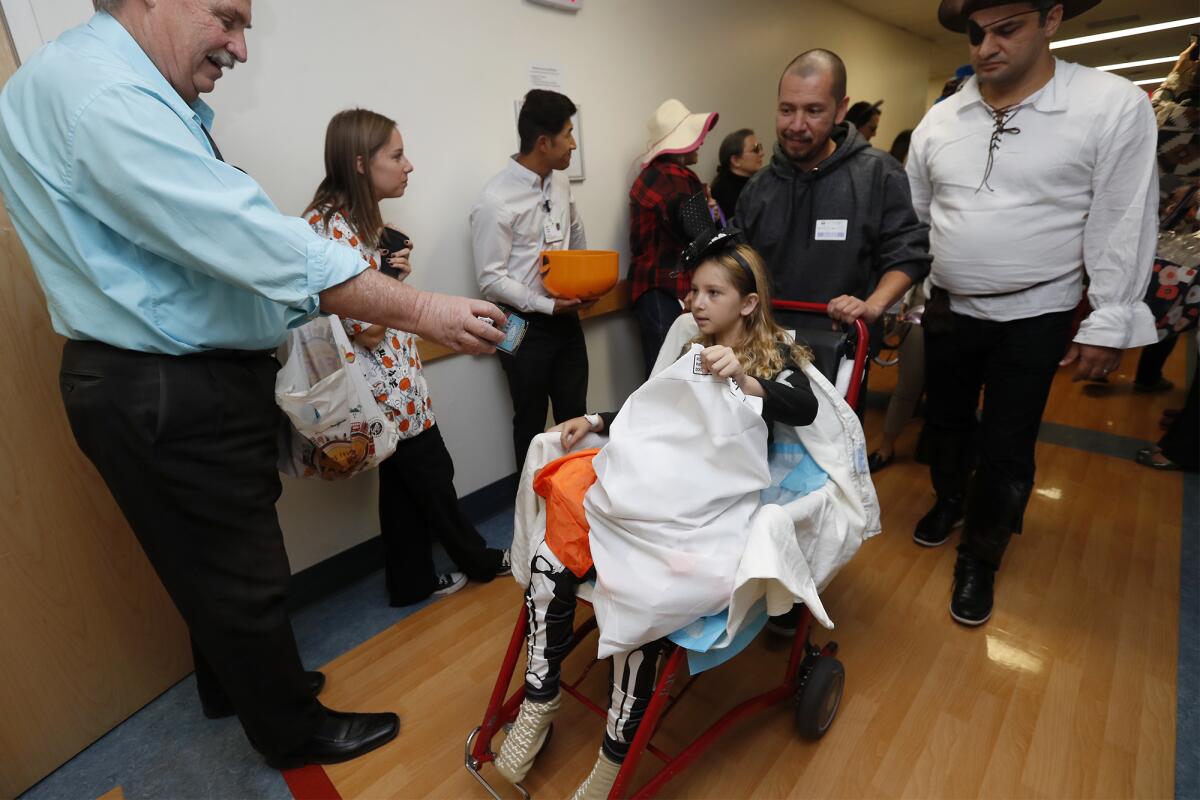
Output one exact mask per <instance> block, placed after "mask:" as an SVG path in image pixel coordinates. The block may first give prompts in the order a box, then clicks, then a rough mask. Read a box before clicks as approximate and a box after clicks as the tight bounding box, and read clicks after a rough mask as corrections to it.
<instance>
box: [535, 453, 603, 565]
mask: <svg viewBox="0 0 1200 800" xmlns="http://www.w3.org/2000/svg"><path fill="white" fill-rule="evenodd" d="M599 452H600V451H599V450H597V449H592V450H580V451H579V452H578V453H570V454H568V455H565V456H563V457H562V458H560V459H557V460H555V461H551V462H550V463H549V464H547V465H546V466H544V467H542V468H541V470H540V471H539V472H538V474H537V476H536V477H535V478H534V479H533V490H534V491H535V492H537V494H538V496H539V497H543V498H545V500H546V544H547V545H548V546H549V547H550V550H551V551H552V552H553V553H554V555H556V556H558V560H559V561H561V562H562V563H563V566H564V567H566V568H567V569H569V570H571V572H572V573H574V575H575V576H576V577H578V578H582V577H583V576H584V575H586V574H587V573H588V571H589V570H590V569H591V568H592V548H591V545H590V544H589V543H588V532H589V530H590V528H589V526H588V521H587V517H586V516H585V515H584V513H583V496H584V495H585V494H587V490H588V488H589V487H591V485H592V484H593V483H595V482H596V470H594V469H592V459H593V458H595V457H596V453H599Z"/></svg>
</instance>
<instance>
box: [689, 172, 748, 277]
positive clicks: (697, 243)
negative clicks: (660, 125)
mask: <svg viewBox="0 0 1200 800" xmlns="http://www.w3.org/2000/svg"><path fill="white" fill-rule="evenodd" d="M678 214H679V224H680V227H682V228H683V231H684V233H685V234H687V236H688V237H689V238H690V239H691V243H690V244H689V245H688V246H687V247H685V248H684V250H683V253H681V254H680V261H681V263H682V264H683V267H684V268H685V269H695V268H696V267H698V266H700V264H701V263H702V262H703V261H704V260H705V259H707V258H711V257H714V256H718V255H729V256H731V257H732V258H733V260H734V261H736V262H737V264H738V266H740V267H741V268H742V270H743V271H745V273H746V277H748V278H749V279H750V283H751V284H752V285H754V286H755V288H757V282H756V281H755V279H754V270H752V269H750V265H749V264H748V263H746V259H744V258H743V257H742V254H741V253H739V252H738V251H737V245H739V244H741V242H742V232H741V231H740V230H738V229H737V228H721V227H718V225H717V222H716V221H715V220H714V219H713V217H712V213H711V212H710V211H709V210H708V195H707V194H705V193H704V192H696V193H695V194H694V195H692V196H691V197H689V198H687V199H686V200H684V201H683V202H682V203H681V204H680V205H679V212H678Z"/></svg>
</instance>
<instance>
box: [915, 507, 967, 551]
mask: <svg viewBox="0 0 1200 800" xmlns="http://www.w3.org/2000/svg"><path fill="white" fill-rule="evenodd" d="M962 524H963V499H962V497H961V496H960V497H941V496H940V495H939V496H938V499H937V502H936V503H934V504H933V508H931V509H930V510H929V513H928V514H926V515H925V516H923V517H921V521H920V522H918V523H917V529H916V530H915V531H913V541H914V542H916V543H917V544H919V545H923V546H924V547H937V546H938V545H939V544H943V543H944V542H945V541H946V540H947V539H949V538H950V533H951V531H953V530H954V529H955V528H959V527H962Z"/></svg>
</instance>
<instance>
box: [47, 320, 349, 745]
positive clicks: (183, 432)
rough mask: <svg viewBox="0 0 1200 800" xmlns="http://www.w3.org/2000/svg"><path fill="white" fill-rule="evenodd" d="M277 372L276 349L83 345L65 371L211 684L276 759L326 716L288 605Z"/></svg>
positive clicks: (74, 421)
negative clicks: (181, 351)
mask: <svg viewBox="0 0 1200 800" xmlns="http://www.w3.org/2000/svg"><path fill="white" fill-rule="evenodd" d="M278 369H279V364H278V362H276V361H275V359H274V358H273V357H272V356H270V355H268V354H233V353H224V354H221V353H215V354H212V355H197V356H160V355H151V354H146V353H137V352H132V351H128V350H119V349H117V348H113V347H109V346H108V345H104V344H99V343H96V342H74V341H72V342H68V343H67V345H66V347H65V348H64V350H63V363H62V371H61V374H60V387H61V391H62V396H63V402H64V403H65V405H66V409H67V417H68V419H69V420H70V423H71V430H72V431H73V432H74V434H75V441H76V442H78V444H79V447H80V449H81V450H82V451H83V452H84V454H85V455H87V457H88V458H89V459H91V461H92V463H93V464H95V466H96V469H97V470H98V471H99V473H100V476H101V477H102V478H103V479H104V482H105V483H106V484H108V488H109V490H110V491H111V492H112V494H113V497H114V498H115V499H116V501H117V504H118V505H119V506H120V507H121V511H122V513H124V515H125V518H126V519H127V520H128V521H129V525H130V527H132V528H133V532H134V534H135V535H136V536H137V538H138V541H139V542H140V543H141V545H142V549H143V550H144V551H145V553H146V556H147V557H148V558H149V559H150V563H151V564H152V565H153V566H154V569H155V571H156V572H157V573H158V576H159V578H160V579H161V580H162V582H163V585H164V586H165V587H166V590H167V592H168V593H169V594H170V595H171V599H172V600H173V601H174V603H175V606H176V607H177V608H178V609H179V613H180V614H181V615H182V616H183V619H184V621H185V622H186V623H187V626H188V629H189V631H190V633H191V636H192V641H193V643H194V646H195V647H196V649H197V650H198V651H199V653H200V654H201V656H202V658H203V662H204V663H203V664H197V667H198V671H197V680H198V681H204V682H205V683H206V685H205V686H202V687H201V690H202V691H205V692H208V693H209V696H212V694H213V693H215V692H217V691H220V690H223V691H224V693H225V695H226V696H227V697H228V699H229V701H230V702H231V703H232V705H233V707H234V708H235V709H236V710H237V713H238V717H239V718H240V719H241V722H242V726H243V727H244V728H245V731H246V735H247V736H248V737H249V739H250V741H251V743H252V744H253V745H254V747H255V748H256V749H258V750H259V751H261V752H263V753H264V754H267V755H282V754H285V753H287V752H288V751H290V750H293V749H295V748H296V747H297V746H298V745H300V744H301V743H302V742H303V741H304V740H305V739H307V738H308V737H310V736H311V735H312V734H313V733H314V732H315V731H316V730H317V728H318V727H319V726H320V724H321V722H322V721H323V719H324V717H325V709H324V708H323V707H322V706H321V705H320V703H318V702H317V701H316V700H315V699H314V698H313V696H312V693H311V692H310V691H309V689H308V687H307V686H306V681H305V677H304V668H303V667H302V666H301V663H300V656H299V653H298V652H297V649H296V639H295V637H294V635H293V633H292V625H291V621H290V620H289V619H288V613H287V603H286V600H287V589H288V581H289V577H290V569H289V567H288V558H287V553H286V551H285V550H284V545H283V535H282V532H281V531H280V529H279V520H278V517H277V516H276V512H275V502H276V500H277V499H278V498H279V494H280V491H281V485H280V481H279V473H278V472H277V471H276V455H277V452H276V451H277V439H276V437H277V435H278V432H279V422H280V412H279V409H278V407H277V406H276V405H275V393H274V386H275V372H276V370H278ZM214 680H215V682H216V683H217V684H219V686H216V687H214V686H213V685H212V683H213V681H214Z"/></svg>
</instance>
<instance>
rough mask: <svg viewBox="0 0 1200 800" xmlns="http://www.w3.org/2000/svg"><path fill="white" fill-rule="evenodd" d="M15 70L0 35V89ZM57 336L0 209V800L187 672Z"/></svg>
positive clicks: (172, 620)
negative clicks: (97, 454) (68, 376)
mask: <svg viewBox="0 0 1200 800" xmlns="http://www.w3.org/2000/svg"><path fill="white" fill-rule="evenodd" d="M15 69H16V56H15V51H14V49H13V47H12V42H11V40H10V39H9V37H8V34H7V30H6V29H5V28H4V27H2V26H0V86H2V85H3V84H4V83H5V82H7V80H8V78H9V77H10V76H11V75H12V73H13V72H14V70H15ZM62 345H63V339H62V337H60V336H58V335H57V334H56V333H54V331H53V330H52V329H51V327H50V318H49V314H48V313H47V311H46V302H45V298H44V297H43V295H42V291H41V287H40V286H39V285H38V283H37V280H36V279H35V278H34V275H33V271H32V269H31V268H30V266H29V257H28V256H27V255H26V253H25V249H24V248H23V247H22V246H21V243H20V240H19V239H18V238H17V235H16V233H15V232H14V231H13V229H12V223H11V221H10V220H9V218H8V214H7V212H6V211H5V210H4V209H3V208H2V207H0V408H3V409H4V413H3V415H2V416H0V797H13V796H14V795H16V794H17V793H19V792H21V791H23V790H24V789H26V788H27V787H29V786H30V785H32V784H33V783H35V782H37V781H38V780H40V779H41V778H43V777H44V776H45V775H47V774H49V773H50V772H51V771H53V770H54V769H55V768H56V767H58V766H59V765H60V764H62V763H63V762H65V761H66V760H68V759H69V758H71V757H72V756H73V755H75V754H76V753H78V752H79V751H80V750H82V749H83V748H85V747H87V745H88V744H90V743H91V742H93V741H95V740H96V739H97V738H99V737H100V736H102V735H104V734H105V733H106V732H108V731H109V730H110V729H111V728H112V727H113V726H114V725H116V724H117V723H119V722H120V721H121V720H123V719H125V718H126V717H128V716H129V715H130V714H132V713H133V712H134V711H136V710H138V709H139V708H141V707H142V706H143V705H145V704H146V703H147V702H149V701H150V700H152V699H153V698H154V697H156V696H157V695H159V694H160V693H162V692H163V691H164V690H165V689H167V688H168V687H169V686H171V685H172V684H173V683H175V682H176V681H178V680H179V679H180V678H181V677H183V676H184V675H186V674H187V673H188V671H189V670H190V669H191V660H190V656H189V650H188V642H187V631H186V629H185V628H184V625H183V622H182V621H181V620H180V618H179V615H178V614H177V613H176V611H175V608H174V606H172V605H171V601H170V599H169V598H168V597H167V594H166V592H165V591H164V590H163V588H162V585H161V584H160V583H159V581H158V578H157V577H156V576H155V574H154V571H153V570H152V569H151V568H150V564H149V562H148V561H147V560H146V557H145V556H144V555H143V554H142V550H141V548H140V547H139V546H138V543H137V540H136V539H135V538H134V536H133V533H132V532H131V531H130V530H129V526H128V525H126V523H125V520H124V518H123V517H122V516H121V513H120V511H119V510H118V509H117V506H116V503H115V502H114V501H113V499H112V496H111V495H110V494H109V493H108V489H107V488H106V487H105V485H104V483H103V481H101V480H100V476H99V475H98V474H97V473H96V471H95V469H93V467H92V465H91V463H90V462H89V461H88V460H87V459H86V458H84V456H83V455H82V454H81V453H80V452H79V450H78V448H77V447H76V446H75V440H74V438H73V437H72V435H71V430H70V428H69V427H68V425H67V418H66V413H65V412H64V410H63V404H62V400H61V399H60V397H59V393H58V365H59V360H60V355H61V352H62Z"/></svg>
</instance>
